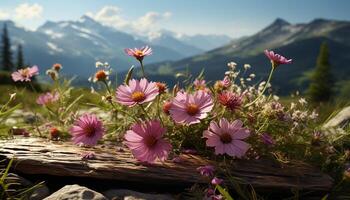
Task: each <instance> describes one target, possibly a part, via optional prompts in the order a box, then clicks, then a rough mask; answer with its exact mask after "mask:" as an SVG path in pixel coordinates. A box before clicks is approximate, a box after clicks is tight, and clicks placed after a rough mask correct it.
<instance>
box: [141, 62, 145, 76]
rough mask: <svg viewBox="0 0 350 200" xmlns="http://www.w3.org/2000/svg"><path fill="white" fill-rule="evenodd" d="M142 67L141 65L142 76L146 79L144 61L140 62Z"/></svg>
mask: <svg viewBox="0 0 350 200" xmlns="http://www.w3.org/2000/svg"><path fill="white" fill-rule="evenodd" d="M140 65H141V70H142V76H143V77H144V78H146V73H145V69H144V67H143V62H142V61H140Z"/></svg>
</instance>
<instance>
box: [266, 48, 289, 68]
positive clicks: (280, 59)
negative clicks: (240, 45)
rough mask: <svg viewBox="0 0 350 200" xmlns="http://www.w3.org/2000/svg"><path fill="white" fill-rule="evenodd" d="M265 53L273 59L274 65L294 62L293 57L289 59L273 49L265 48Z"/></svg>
mask: <svg viewBox="0 0 350 200" xmlns="http://www.w3.org/2000/svg"><path fill="white" fill-rule="evenodd" d="M264 52H265V55H266V56H267V57H268V58H269V59H270V60H271V63H272V66H273V67H277V66H278V65H281V64H290V63H292V59H287V58H285V57H283V56H281V55H279V54H277V53H274V52H273V51H269V50H265V51H264Z"/></svg>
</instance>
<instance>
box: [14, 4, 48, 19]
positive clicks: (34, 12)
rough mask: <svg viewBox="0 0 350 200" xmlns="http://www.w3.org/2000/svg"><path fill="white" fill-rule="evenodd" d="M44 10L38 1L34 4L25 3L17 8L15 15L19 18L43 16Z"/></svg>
mask: <svg viewBox="0 0 350 200" xmlns="http://www.w3.org/2000/svg"><path fill="white" fill-rule="evenodd" d="M42 12H43V7H42V6H41V5H39V4H37V3H34V4H32V5H30V4H28V3H23V4H20V5H18V6H17V7H16V8H15V13H14V17H15V19H18V20H22V19H34V18H41V14H42Z"/></svg>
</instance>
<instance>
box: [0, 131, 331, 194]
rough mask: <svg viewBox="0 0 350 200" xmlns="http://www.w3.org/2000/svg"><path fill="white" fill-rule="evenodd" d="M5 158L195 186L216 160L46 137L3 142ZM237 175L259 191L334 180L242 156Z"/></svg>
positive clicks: (0, 152) (23, 167)
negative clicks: (157, 157)
mask: <svg viewBox="0 0 350 200" xmlns="http://www.w3.org/2000/svg"><path fill="white" fill-rule="evenodd" d="M87 151H93V152H94V153H95V159H92V160H83V159H82V157H81V154H82V153H84V152H87ZM0 157H2V158H4V157H5V158H6V159H11V158H14V165H13V169H14V170H16V171H18V172H20V173H23V174H43V175H52V176H67V177H86V178H92V179H103V180H116V181H128V182H135V183H142V184H157V185H160V184H161V185H190V184H193V183H208V180H207V179H205V178H204V177H202V176H201V175H199V173H198V172H197V170H196V168H197V167H199V166H203V165H207V164H214V163H212V162H210V161H208V160H206V159H204V158H201V157H199V156H195V155H188V154H184V155H181V158H182V160H183V161H182V162H181V163H174V162H172V161H165V162H164V163H155V164H152V165H143V164H141V163H139V162H137V161H136V160H135V159H134V158H133V156H132V155H131V154H130V152H129V151H128V150H127V149H126V148H122V147H116V146H112V145H98V146H96V147H94V148H83V147H78V146H75V145H73V144H70V143H67V142H54V141H49V140H45V139H41V138H23V137H20V138H15V139H11V140H0ZM231 173H232V175H233V176H235V177H237V178H240V179H242V180H244V181H245V182H247V183H249V184H251V185H252V186H253V187H254V188H255V189H256V190H268V191H274V190H275V191H276V190H277V191H278V192H281V191H285V190H290V189H300V190H303V191H316V192H325V191H329V190H330V189H331V187H332V184H333V180H332V178H331V177H329V176H328V175H326V174H324V173H322V172H320V171H319V170H318V169H316V168H314V167H312V166H310V165H308V164H305V163H293V164H283V165H281V164H279V163H277V162H273V161H270V160H237V161H235V162H234V164H233V165H232V169H231Z"/></svg>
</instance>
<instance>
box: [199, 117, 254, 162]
mask: <svg viewBox="0 0 350 200" xmlns="http://www.w3.org/2000/svg"><path fill="white" fill-rule="evenodd" d="M249 135H250V132H249V130H248V129H245V128H243V123H242V121H241V120H235V121H233V122H232V123H230V122H229V121H228V120H227V119H225V118H222V119H220V121H219V123H216V122H214V121H212V122H211V123H210V125H209V128H208V130H206V131H204V132H203V137H204V138H207V141H206V144H207V146H209V147H215V154H216V155H219V154H228V155H230V156H232V157H237V158H241V157H242V156H244V155H245V153H246V152H247V151H248V149H249V148H250V145H249V144H248V143H246V142H244V141H243V140H244V139H245V138H247V137H249Z"/></svg>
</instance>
